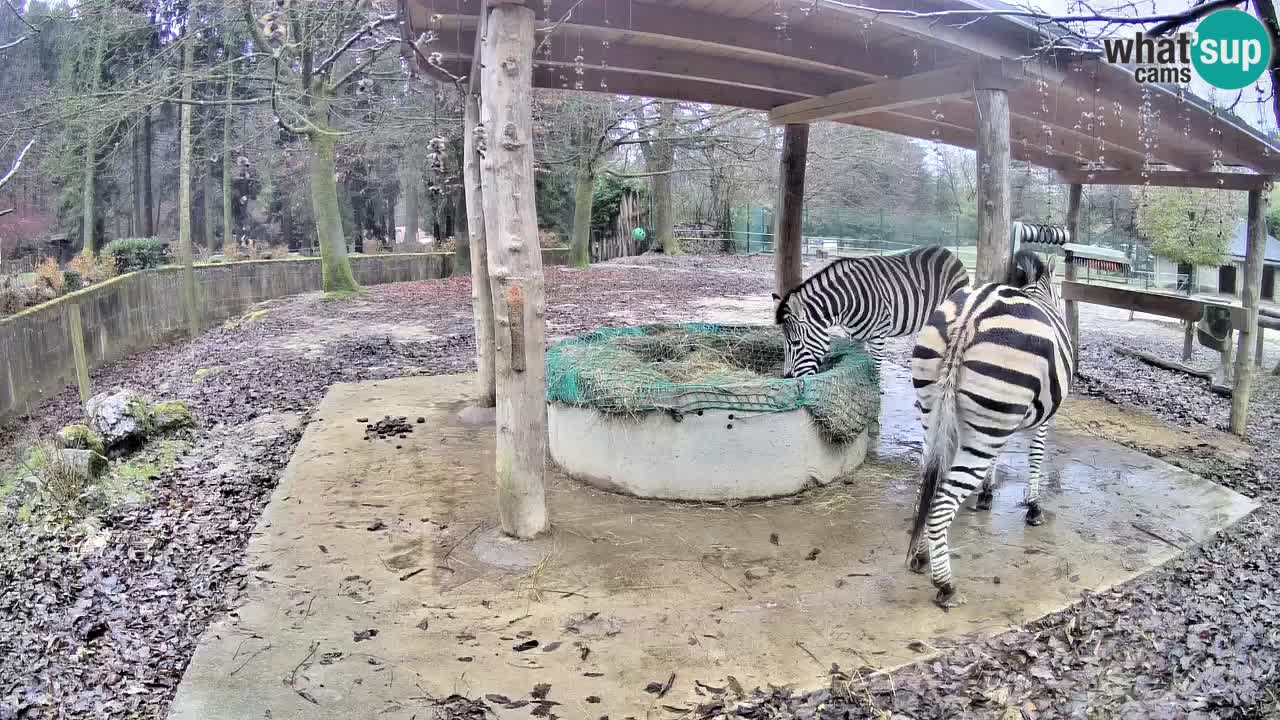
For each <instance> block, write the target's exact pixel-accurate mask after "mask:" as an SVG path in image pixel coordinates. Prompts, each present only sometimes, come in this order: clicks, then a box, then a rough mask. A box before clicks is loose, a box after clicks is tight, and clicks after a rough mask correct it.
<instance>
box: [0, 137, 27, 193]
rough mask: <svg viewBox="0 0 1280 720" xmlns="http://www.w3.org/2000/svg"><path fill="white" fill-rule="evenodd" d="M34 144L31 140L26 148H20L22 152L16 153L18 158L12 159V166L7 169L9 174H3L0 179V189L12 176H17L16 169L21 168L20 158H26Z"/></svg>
mask: <svg viewBox="0 0 1280 720" xmlns="http://www.w3.org/2000/svg"><path fill="white" fill-rule="evenodd" d="M35 144H36V141H35V139H34V138H33V139H31V140H30V141H29V142H28V143H27V146H26V147H24V148H22V152H19V153H18V157H17V158H15V159H14V161H13V166H12V167H10V168H9V172H7V173H5V174H4V177H0V188H2V187H4V186H5V185H7V184H8V183H9V181H10V180H12V179H13V176H14V175H16V174H18V169H19V168H21V167H22V158H24V157H26V155H27V151H28V150H30V149H31V146H32V145H35Z"/></svg>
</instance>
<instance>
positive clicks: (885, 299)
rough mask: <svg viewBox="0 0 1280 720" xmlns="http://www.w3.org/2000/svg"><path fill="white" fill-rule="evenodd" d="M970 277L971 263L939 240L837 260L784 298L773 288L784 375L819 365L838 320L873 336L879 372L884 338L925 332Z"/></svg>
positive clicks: (859, 334)
mask: <svg viewBox="0 0 1280 720" xmlns="http://www.w3.org/2000/svg"><path fill="white" fill-rule="evenodd" d="M968 284H969V275H968V272H967V271H966V270H965V268H964V263H962V262H960V258H958V257H956V256H955V255H954V254H953V253H952V252H951V251H950V250H947V249H946V248H944V247H941V246H937V245H932V246H928V247H922V248H916V249H914V250H909V251H907V252H904V253H898V254H895V255H882V256H872V257H863V258H841V259H839V260H836V261H835V262H833V263H831V264H830V265H827V266H826V267H824V268H822V269H821V270H819V271H818V272H816V273H814V274H813V275H811V276H810V277H809V278H808V279H806V280H805V281H804V282H803V283H801V284H800V285H798V286H796V287H795V288H793V289H791V290H789V291H787V293H786V295H785V296H784V297H779V296H778V294H777V293H774V295H773V299H774V301H775V302H776V303H777V306H776V308H775V322H776V323H777V324H778V325H781V326H782V334H783V338H784V339H785V342H784V343H783V364H782V375H783V377H788V378H791V377H801V376H804V375H812V374H814V373H816V372H818V366H819V364H820V363H821V362H822V359H823V358H824V357H825V356H826V354H827V350H828V349H829V348H830V346H831V335H830V330H831V328H833V327H837V326H838V327H843V328H844V329H845V331H846V332H847V333H848V334H849V337H851V338H854V339H856V340H865V341H866V344H867V351H868V353H869V354H870V355H871V359H872V361H873V362H874V364H875V369H876V373H877V374H879V372H880V363H881V360H882V358H883V357H884V339H885V338H891V337H899V336H902V335H910V334H912V333H915V332H918V331H919V330H920V328H921V326H923V325H924V323H925V321H926V320H928V319H929V314H930V313H932V312H933V311H934V309H935V308H937V307H938V305H939V304H941V303H942V301H943V300H945V299H946V298H947V297H948V296H950V295H951V294H952V293H953V292H955V291H956V290H959V289H960V288H962V287H964V286H966V285H968Z"/></svg>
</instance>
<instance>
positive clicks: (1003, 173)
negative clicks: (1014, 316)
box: [974, 87, 1011, 284]
mask: <svg viewBox="0 0 1280 720" xmlns="http://www.w3.org/2000/svg"><path fill="white" fill-rule="evenodd" d="M976 100H977V105H978V128H977V144H976V148H975V149H976V150H977V152H978V193H977V195H978V198H977V199H978V262H977V267H976V268H975V269H974V270H975V276H976V279H977V283H978V284H982V283H989V282H999V281H1002V280H1003V279H1004V276H1005V273H1006V272H1007V271H1008V265H1009V258H1010V254H1011V253H1010V233H1011V228H1010V219H1009V92H1008V90H1006V89H1004V88H982V87H980V88H978V89H977V94H976Z"/></svg>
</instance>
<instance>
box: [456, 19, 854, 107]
mask: <svg viewBox="0 0 1280 720" xmlns="http://www.w3.org/2000/svg"><path fill="white" fill-rule="evenodd" d="M475 38H476V33H475V31H474V30H460V31H459V32H456V33H455V32H448V33H442V34H440V35H439V36H437V38H436V40H435V41H434V42H433V43H432V45H431V49H432V50H433V51H435V52H439V53H441V54H442V55H443V56H444V57H445V58H449V59H454V58H469V57H471V55H469V54H468V53H470V52H471V50H470V48H472V47H473V46H474V44H475ZM549 50H550V52H549V53H545V52H539V53H538V54H537V55H536V56H535V57H534V62H535V63H536V64H537V65H538V66H539V67H541V68H547V67H556V68H564V69H567V72H568V74H569V75H570V76H572V75H573V74H574V73H573V71H574V69H575V68H576V67H578V66H579V63H578V62H577V59H576V58H577V56H578V53H579V51H578V46H577V45H576V43H575V44H573V45H571V46H570V47H565V46H564V44H562V43H551V45H550V48H549ZM581 55H582V62H581V67H583V68H584V69H596V70H604V71H612V72H627V73H636V74H641V75H654V76H658V77H665V78H670V79H673V80H684V79H690V80H700V81H705V82H713V83H718V84H722V85H730V86H735V87H742V88H750V89H755V90H765V91H773V92H780V93H782V94H784V95H790V96H792V98H791V99H797V98H807V97H811V96H813V95H823V94H825V93H829V92H831V91H832V90H836V89H840V88H845V87H848V86H849V77H848V75H843V74H830V73H823V72H817V71H813V70H802V69H799V68H793V67H784V66H778V65H770V64H768V63H763V62H759V61H755V60H737V59H733V58H727V57H722V56H718V55H702V54H698V53H696V52H689V51H684V50H667V51H663V52H660V53H659V52H650V51H648V49H647V48H644V47H642V46H637V45H626V44H620V43H615V44H612V45H611V47H609V49H608V50H604V49H603V48H601V47H600V45H599V44H598V43H592V44H588V45H586V46H585V47H583V49H582V52H581ZM536 81H537V79H536V78H535V82H536Z"/></svg>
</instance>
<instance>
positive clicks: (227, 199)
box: [209, 36, 236, 255]
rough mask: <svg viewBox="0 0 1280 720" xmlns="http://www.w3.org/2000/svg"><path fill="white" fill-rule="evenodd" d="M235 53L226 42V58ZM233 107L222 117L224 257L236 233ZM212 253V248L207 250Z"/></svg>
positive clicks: (230, 92) (230, 81) (231, 88)
mask: <svg viewBox="0 0 1280 720" xmlns="http://www.w3.org/2000/svg"><path fill="white" fill-rule="evenodd" d="M233 52H235V46H234V45H233V44H232V43H231V41H230V36H228V40H227V57H228V58H230V57H231V54H232V53H233ZM235 78H236V75H235V65H231V66H230V71H229V72H228V73H227V102H228V103H230V101H231V100H232V99H233V98H234V97H235V87H236V79H235ZM235 113H236V111H235V106H234V105H231V104H228V105H227V106H226V107H225V108H223V116H222V253H223V254H224V255H227V254H230V253H232V252H235V247H236V233H235V220H234V218H235V215H234V214H233V212H232V211H233V209H234V206H233V205H232V198H231V176H232V172H234V168H235V165H234V164H233V163H232V162H231V124H232V120H234V119H235ZM209 251H210V252H212V251H213V248H212V247H211V248H209Z"/></svg>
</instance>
